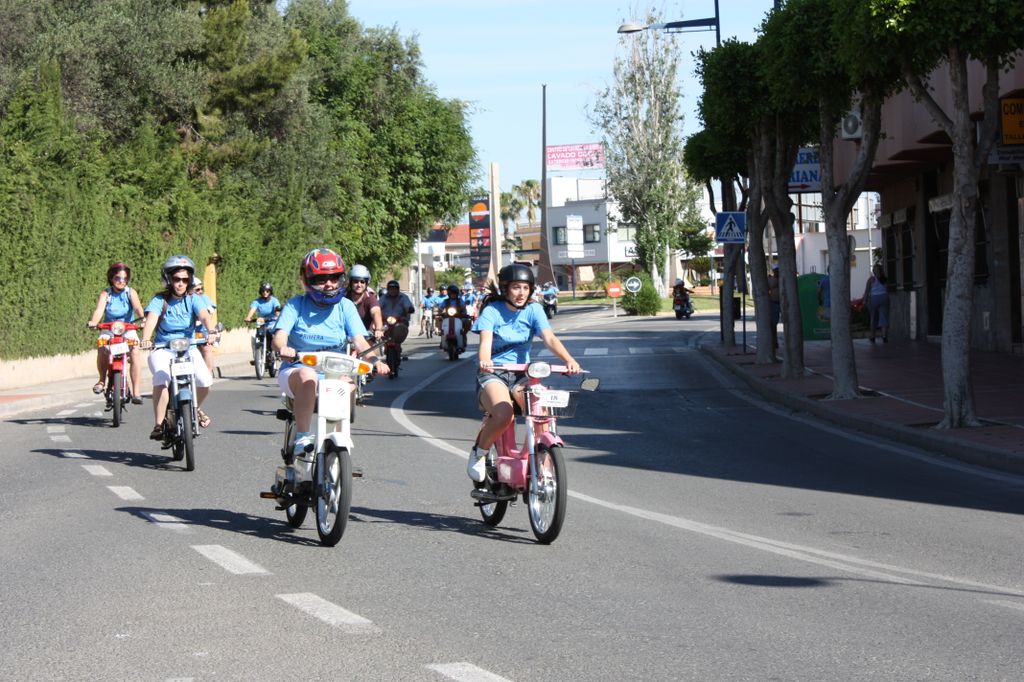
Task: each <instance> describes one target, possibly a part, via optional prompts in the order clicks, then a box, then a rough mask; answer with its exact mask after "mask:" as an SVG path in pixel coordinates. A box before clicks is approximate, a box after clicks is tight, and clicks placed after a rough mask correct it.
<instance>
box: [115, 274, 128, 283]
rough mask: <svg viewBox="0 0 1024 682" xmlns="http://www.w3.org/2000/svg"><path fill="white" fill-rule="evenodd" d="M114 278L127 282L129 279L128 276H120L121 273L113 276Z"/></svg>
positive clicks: (116, 280) (117, 280)
mask: <svg viewBox="0 0 1024 682" xmlns="http://www.w3.org/2000/svg"><path fill="white" fill-rule="evenodd" d="M112 279H113V280H114V281H115V282H127V281H128V278H127V277H122V276H120V275H118V276H117V277H114V278H112Z"/></svg>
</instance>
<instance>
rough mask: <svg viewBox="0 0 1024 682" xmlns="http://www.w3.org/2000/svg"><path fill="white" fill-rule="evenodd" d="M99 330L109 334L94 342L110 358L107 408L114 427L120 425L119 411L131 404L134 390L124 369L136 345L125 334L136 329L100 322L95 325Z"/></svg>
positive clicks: (115, 323) (127, 323)
mask: <svg viewBox="0 0 1024 682" xmlns="http://www.w3.org/2000/svg"><path fill="white" fill-rule="evenodd" d="M96 326H97V327H98V328H99V329H105V330H108V331H109V332H110V336H109V337H104V336H101V337H100V338H99V339H97V340H96V345H98V346H103V347H105V348H106V350H107V353H108V354H109V356H110V359H109V363H108V365H107V390H106V391H105V395H106V398H107V407H108V408H109V409H110V410H111V411H112V413H113V415H112V416H113V420H114V426H115V427H117V426H120V425H121V421H122V420H121V411H122V410H123V409H124V408H126V407H128V405H130V404H131V402H132V395H133V394H132V391H133V390H134V389H135V388H136V387H135V386H130V385H129V383H130V382H129V381H127V377H126V376H125V369H127V367H128V354H129V353H130V352H131V348H132V346H135V345H136V344H137V341H135V339H129V338H126V336H125V333H126V332H129V331H132V330H134V329H138V327H136V326H135V325H134V324H132V323H131V322H121V321H118V322H101V323H99V324H98V325H96Z"/></svg>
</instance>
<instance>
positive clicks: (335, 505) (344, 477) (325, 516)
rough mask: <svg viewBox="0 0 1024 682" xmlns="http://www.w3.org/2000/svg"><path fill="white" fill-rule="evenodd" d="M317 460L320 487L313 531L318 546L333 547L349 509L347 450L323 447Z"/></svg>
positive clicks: (350, 480) (342, 530)
mask: <svg viewBox="0 0 1024 682" xmlns="http://www.w3.org/2000/svg"><path fill="white" fill-rule="evenodd" d="M320 461H321V462H322V464H323V467H324V487H323V489H322V490H317V491H316V532H317V535H319V536H320V542H321V543H322V544H324V545H326V546H328V547H334V546H335V545H336V544H338V541H339V540H341V536H342V535H344V534H345V525H346V524H347V523H348V513H349V510H350V509H351V508H352V458H351V456H349V454H348V450H336V449H334V448H327V449H326V450H325V451H324V454H323V457H322V458H321V459H320ZM314 476H315V474H314Z"/></svg>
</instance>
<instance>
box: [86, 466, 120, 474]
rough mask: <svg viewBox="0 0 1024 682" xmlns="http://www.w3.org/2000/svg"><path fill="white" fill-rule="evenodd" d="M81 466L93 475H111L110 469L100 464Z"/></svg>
mask: <svg viewBox="0 0 1024 682" xmlns="http://www.w3.org/2000/svg"><path fill="white" fill-rule="evenodd" d="M82 468H83V469H85V470H86V471H88V472H89V473H90V474H92V475H93V476H113V475H114V474H112V473H110V470H109V469H107V467H105V466H103V465H102V464H83V465H82Z"/></svg>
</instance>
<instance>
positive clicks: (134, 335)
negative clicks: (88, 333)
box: [100, 329, 139, 341]
mask: <svg viewBox="0 0 1024 682" xmlns="http://www.w3.org/2000/svg"><path fill="white" fill-rule="evenodd" d="M113 337H114V335H113V334H111V333H110V330H109V329H104V330H103V331H101V332H100V338H101V339H107V340H109V339H111V338H113ZM124 338H126V339H131V340H132V341H138V340H139V334H138V332H136V331H135V330H134V329H129V330H128V331H126V332H125V333H124Z"/></svg>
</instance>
